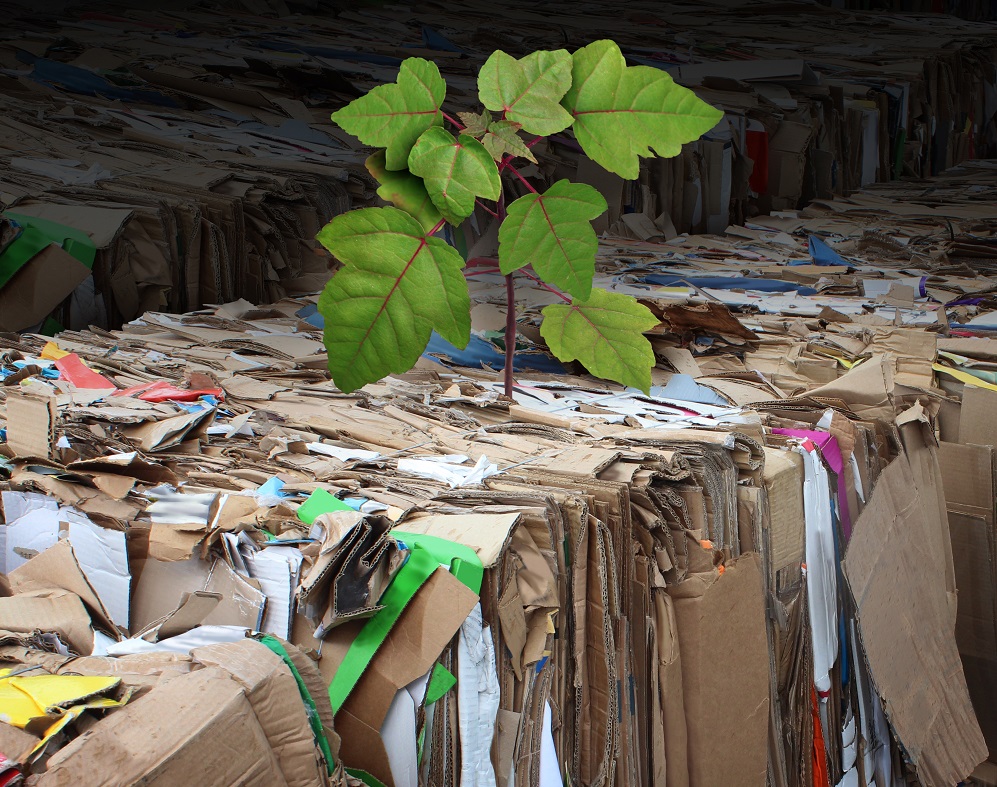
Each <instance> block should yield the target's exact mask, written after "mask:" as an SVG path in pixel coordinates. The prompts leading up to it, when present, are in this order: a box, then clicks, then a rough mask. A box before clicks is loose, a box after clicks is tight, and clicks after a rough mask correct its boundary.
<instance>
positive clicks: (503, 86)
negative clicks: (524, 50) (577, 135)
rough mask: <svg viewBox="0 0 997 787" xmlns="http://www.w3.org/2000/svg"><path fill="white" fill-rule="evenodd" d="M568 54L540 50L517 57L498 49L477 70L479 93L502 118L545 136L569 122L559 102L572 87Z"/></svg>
mask: <svg viewBox="0 0 997 787" xmlns="http://www.w3.org/2000/svg"><path fill="white" fill-rule="evenodd" d="M571 68H572V60H571V55H570V54H568V51H567V50H566V49H558V50H556V51H553V52H547V51H540V52H534V53H533V54H530V55H527V56H526V57H524V58H522V59H520V60H517V59H516V58H514V57H513V56H512V55H508V54H506V53H505V52H503V51H502V50H501V49H500V50H498V51H496V52H493V53H492V56H491V57H489V58H488V60H486V61H485V64H484V65H483V66H482V67H481V71H480V72H479V73H478V96H479V97H480V98H481V103H482V104H484V105H485V107H487V108H488V109H490V110H492V111H493V112H504V113H505V117H504V119H505V120H511V121H512V122H513V123H519V124H520V125H521V126H522V127H523V130H524V131H525V132H526V133H528V134H540V135H541V136H548V135H550V134H556V133H557V132H559V131H564V129H566V128H567V127H568V126H570V125H571V120H572V118H571V115H570V114H568V112H566V111H565V109H564V107H562V106H561V105H560V101H561V99H562V98H563V97H564V94H565V93H566V92H567V91H568V88H569V87H571Z"/></svg>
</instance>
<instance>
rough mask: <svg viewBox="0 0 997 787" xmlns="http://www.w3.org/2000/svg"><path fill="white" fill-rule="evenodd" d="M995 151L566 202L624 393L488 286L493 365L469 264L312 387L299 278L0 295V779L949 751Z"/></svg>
mask: <svg viewBox="0 0 997 787" xmlns="http://www.w3.org/2000/svg"><path fill="white" fill-rule="evenodd" d="M971 183H972V184H976V185H975V186H974V187H973V188H967V185H968V184H971ZM995 190H997V166H995V165H994V163H993V162H987V161H976V162H967V163H966V164H965V165H963V166H962V167H960V168H956V169H954V170H949V171H948V172H946V173H945V174H944V175H943V176H942V177H940V178H938V179H933V180H930V181H929V180H925V181H912V182H904V183H901V184H887V185H882V186H879V187H875V188H870V189H867V190H865V191H862V192H858V193H856V194H854V195H852V196H851V197H849V198H838V199H826V200H818V201H816V202H815V203H814V204H813V205H811V206H810V207H808V208H806V209H805V210H802V211H781V212H777V213H773V214H771V215H769V216H765V217H758V218H757V219H754V220H751V221H749V222H747V224H746V225H744V226H731V227H729V228H727V230H726V232H725V233H723V234H715V235H705V234H699V235H695V234H684V235H677V236H675V237H672V238H670V239H668V238H664V237H655V238H648V239H633V238H621V237H618V236H617V237H611V236H609V235H608V234H607V235H606V236H605V237H603V238H602V240H601V242H600V243H601V245H600V254H599V265H598V267H599V274H598V275H597V279H598V284H599V285H600V286H608V287H612V288H615V289H618V290H620V291H625V292H631V293H633V294H636V295H637V296H638V297H639V298H640V299H641V301H642V302H643V303H645V304H647V305H648V306H649V307H650V308H651V309H652V310H654V312H655V314H656V315H658V317H659V319H660V325H659V326H657V327H656V328H654V329H652V330H651V331H650V332H649V333H648V336H649V337H650V338H651V341H652V344H653V346H654V350H655V355H656V358H657V366H656V368H655V369H654V370H653V378H652V379H653V386H652V388H651V391H650V395H645V394H644V393H642V392H640V391H636V390H632V389H622V388H620V387H619V386H615V385H612V384H609V383H606V382H604V381H601V380H598V379H596V378H594V377H592V376H590V375H588V374H587V373H586V372H585V370H584V369H583V368H581V367H580V366H578V365H571V364H569V365H567V366H565V365H562V364H560V363H559V362H557V361H556V360H555V359H554V358H553V356H551V355H550V354H549V352H548V351H547V348H546V346H545V345H544V344H543V341H542V338H541V337H540V336H539V332H538V331H537V330H536V321H537V313H538V309H539V308H542V306H544V305H545V304H546V301H545V298H546V297H547V295H549V294H548V293H545V292H544V291H542V290H538V289H525V284H524V285H523V286H524V289H523V291H522V292H521V293H520V294H519V295H520V297H519V303H520V313H519V315H518V318H519V328H520V342H519V344H518V345H517V348H516V371H515V379H516V386H515V389H514V393H513V396H512V397H511V398H510V397H506V396H505V395H504V392H503V391H504V388H503V385H502V380H501V373H500V371H498V370H499V369H500V367H501V360H500V355H501V352H500V348H501V335H500V330H501V326H503V325H504V323H505V314H504V311H503V309H504V306H503V303H502V302H501V301H500V299H498V298H497V297H496V296H495V287H494V286H493V282H492V281H491V280H490V277H492V276H494V274H492V273H490V272H489V269H488V268H487V267H481V268H479V269H477V270H476V269H475V268H473V267H472V268H469V271H468V273H469V277H470V278H469V280H470V282H471V292H472V298H473V299H474V302H475V304H476V305H475V306H474V308H473V312H472V320H473V340H472V343H471V345H469V347H468V349H467V350H463V351H458V350H457V349H456V348H453V347H450V346H449V345H446V343H445V342H442V340H440V339H439V338H438V337H436V338H434V340H433V342H431V344H430V346H429V348H428V349H427V352H426V354H425V356H424V357H423V358H422V359H421V360H420V362H419V364H418V365H417V367H416V368H415V369H413V370H412V371H411V372H409V373H407V374H404V375H401V376H398V377H391V378H387V379H384V380H382V381H380V382H378V383H375V384H372V385H368V386H366V387H365V388H363V389H361V390H360V391H358V392H356V393H355V394H350V395H346V394H343V393H341V392H340V391H338V390H337V389H336V388H335V387H334V385H333V383H332V382H331V380H330V379H329V376H328V373H327V372H326V370H325V363H326V359H325V354H324V349H323V345H322V328H321V324H322V322H321V316H320V315H319V314H318V313H317V311H316V305H315V302H316V298H315V296H301V297H295V298H284V299H282V300H279V301H278V302H276V303H274V304H272V305H265V306H259V305H255V304H253V303H250V302H248V301H243V300H235V301H230V302H227V303H224V304H221V305H216V306H211V307H207V308H204V309H201V310H199V311H194V312H190V313H187V314H180V315H178V314H169V313H166V312H163V311H149V312H146V313H144V314H143V315H142V316H141V317H140V318H138V319H136V320H133V321H131V322H129V323H128V324H126V325H125V326H124V327H123V328H122V329H121V330H115V331H108V330H104V329H100V328H96V327H95V328H93V329H88V330H82V331H66V332H62V333H60V334H58V335H57V336H56V337H54V338H52V337H47V336H43V335H40V334H32V333H26V334H14V333H5V334H0V375H2V378H3V379H2V385H0V401H2V406H0V505H2V512H3V515H2V519H0V575H2V578H0V752H2V754H3V757H4V759H3V760H2V761H0V769H5V770H0V784H13V783H16V781H17V780H19V779H21V778H23V779H24V780H25V782H26V783H27V784H33V785H39V786H40V787H49V785H62V784H66V785H69V784H85V783H95V782H94V779H95V778H99V781H100V783H101V784H106V785H130V784H136V783H142V784H149V785H158V784H163V785H165V784H168V783H170V784H176V783H189V775H190V774H191V773H195V772H196V773H197V774H199V776H198V781H199V783H201V784H205V785H208V784H212V785H214V784H217V785H228V784H260V785H263V784H267V785H273V784H281V785H283V784H287V785H314V784H338V785H342V784H351V785H356V784H361V783H362V784H368V785H377V784H383V785H391V786H393V787H416V785H420V784H461V785H493V784H494V785H501V786H503V787H504V786H506V785H513V784H517V785H544V786H545V787H546V786H547V785H562V784H572V785H608V784H629V785H651V784H666V785H680V786H681V785H687V786H688V787H712V786H714V785H720V784H737V785H747V786H749V787H750V786H751V785H757V786H758V787H765V786H766V785H779V786H785V787H804V786H806V787H810V785H814V784H820V785H863V787H865V786H866V785H877V787H886V786H889V787H894V786H895V785H899V784H911V783H918V784H921V785H925V787H932V786H934V785H938V786H941V785H946V786H947V787H951V785H955V784H957V783H959V782H960V781H965V780H967V779H968V778H969V777H970V775H971V774H972V773H973V771H974V769H976V768H977V766H979V765H980V764H981V763H984V761H986V760H988V757H990V756H995V757H997V713H995V710H994V706H993V703H992V697H993V692H994V688H993V687H994V685H995V681H997V647H995V645H997V633H995V632H997V613H995V611H997V602H995V599H997V574H995V564H997V553H995V550H997V547H995V529H994V524H995V495H994V490H995V489H997V486H995V484H997V480H995V479H997V461H995V450H997V449H995V448H994V446H995V445H997V425H995V424H997V422H995V419H994V418H993V413H994V412H995V410H994V408H995V405H997V342H994V341H993V340H992V339H990V338H988V337H989V336H990V335H992V333H991V332H992V331H993V330H994V328H995V326H997V273H995V272H994V268H993V259H994V258H997V254H995V253H994V250H995V249H997V234H995V231H997V207H995V204H997V202H995V200H994V199H993V196H994V191H995ZM984 767H986V766H984ZM95 774H99V777H98V776H95Z"/></svg>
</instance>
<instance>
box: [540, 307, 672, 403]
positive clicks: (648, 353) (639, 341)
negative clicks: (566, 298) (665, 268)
mask: <svg viewBox="0 0 997 787" xmlns="http://www.w3.org/2000/svg"><path fill="white" fill-rule="evenodd" d="M543 316H544V321H543V323H541V325H540V335H541V336H542V337H543V338H544V341H546V342H547V346H548V347H550V350H551V352H552V353H554V355H556V356H557V357H558V358H560V359H561V360H562V361H575V360H577V361H579V362H581V364H582V365H583V366H584V367H585V368H586V369H588V370H589V371H590V372H591V373H592V374H594V375H595V376H596V377H602V378H604V379H606V380H613V381H615V382H618V383H621V384H622V385H626V386H632V387H634V388H639V389H640V390H642V391H643V392H644V393H649V392H650V390H651V367H653V366H654V351H653V350H652V349H651V343H650V342H649V341H648V340H647V339H646V338H645V337H644V331H649V330H650V329H651V328H653V327H655V326H656V325H657V324H658V318H657V317H655V316H654V315H653V314H652V313H651V310H650V309H648V308H647V307H646V306H642V305H641V304H639V303H637V301H636V300H634V299H633V298H631V297H630V296H629V295H623V294H621V293H618V292H608V291H606V290H602V289H598V288H596V289H594V290H592V296H591V297H590V298H589V299H588V300H587V301H577V300H576V301H572V302H571V304H559V303H555V304H552V305H550V306H548V307H546V308H545V309H544V310H543Z"/></svg>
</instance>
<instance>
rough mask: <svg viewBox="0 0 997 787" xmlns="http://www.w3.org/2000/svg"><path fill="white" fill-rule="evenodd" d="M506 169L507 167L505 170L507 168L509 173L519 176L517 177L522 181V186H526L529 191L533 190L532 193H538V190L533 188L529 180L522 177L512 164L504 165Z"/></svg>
mask: <svg viewBox="0 0 997 787" xmlns="http://www.w3.org/2000/svg"><path fill="white" fill-rule="evenodd" d="M506 169H507V170H509V172H511V173H512V174H513V175H515V176H516V177H517V178H519V179H520V180H521V181H522V182H523V185H524V186H526V188H528V189H529V190H530V191H532V192H533V193H534V194H538V193H539V192H538V191H537V190H536V189H535V188H533V184H532V183H530V181H528V180H527V179H526V178H524V177H523V176H522V175H521V174H520V172H519V170H518V169H516V168H515V167H514V166H512V164H509V165H508V166H507V167H506Z"/></svg>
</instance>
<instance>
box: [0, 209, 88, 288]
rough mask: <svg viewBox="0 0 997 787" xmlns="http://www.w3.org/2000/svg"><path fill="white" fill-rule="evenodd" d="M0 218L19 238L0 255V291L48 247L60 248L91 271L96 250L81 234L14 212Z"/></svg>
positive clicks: (80, 232) (86, 236)
mask: <svg viewBox="0 0 997 787" xmlns="http://www.w3.org/2000/svg"><path fill="white" fill-rule="evenodd" d="M3 215H4V216H6V217H7V218H8V219H10V220H11V221H15V222H17V223H18V224H20V225H21V234H20V235H18V236H17V238H15V239H14V241H13V242H12V243H11V244H10V245H9V246H8V247H7V248H6V249H4V250H3V252H2V253H0V287H3V286H4V285H5V284H6V283H7V282H8V281H10V280H11V279H12V278H13V276H14V274H15V273H17V272H18V271H19V270H20V269H21V268H22V267H24V265H25V264H26V263H27V262H28V260H30V259H31V258H32V257H34V256H35V255H36V254H38V252H40V251H41V250H42V249H44V248H45V247H46V246H48V245H50V244H52V243H55V244H56V245H58V246H61V247H62V248H63V249H64V250H65V251H66V252H68V253H69V254H71V255H72V256H74V257H75V258H76V259H78V260H79V261H80V262H82V263H83V264H84V265H86V266H87V267H88V268H93V261H94V258H95V257H96V256H97V247H96V246H94V243H93V241H92V240H90V236H89V235H87V234H86V233H85V232H82V231H81V230H78V229H74V228H73V227H67V226H66V225H65V224H57V223H56V222H54V221H49V220H48V219H38V218H35V217H34V216H26V215H24V214H22V213H15V212H14V211H5V212H4V213H3Z"/></svg>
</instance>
